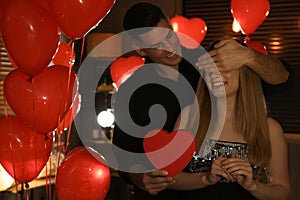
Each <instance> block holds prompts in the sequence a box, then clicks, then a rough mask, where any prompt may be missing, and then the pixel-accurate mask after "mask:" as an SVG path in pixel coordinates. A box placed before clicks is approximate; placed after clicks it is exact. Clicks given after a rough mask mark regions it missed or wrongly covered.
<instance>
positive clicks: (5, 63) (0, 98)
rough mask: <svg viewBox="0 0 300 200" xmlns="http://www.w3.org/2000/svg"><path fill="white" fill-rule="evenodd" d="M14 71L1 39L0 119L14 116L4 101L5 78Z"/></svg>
mask: <svg viewBox="0 0 300 200" xmlns="http://www.w3.org/2000/svg"><path fill="white" fill-rule="evenodd" d="M12 70H14V67H13V66H12V64H11V62H10V61H9V58H8V55H7V52H6V49H5V47H4V45H3V42H2V39H1V37H0V117H1V116H5V115H6V111H5V109H6V110H7V114H9V115H13V111H12V110H11V108H10V107H9V105H8V104H7V102H5V101H4V99H5V98H4V92H3V84H4V79H5V76H6V75H7V74H8V73H9V72H11V71H12Z"/></svg>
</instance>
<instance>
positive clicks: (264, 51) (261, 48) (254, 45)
mask: <svg viewBox="0 0 300 200" xmlns="http://www.w3.org/2000/svg"><path fill="white" fill-rule="evenodd" d="M246 45H247V46H248V47H250V48H252V49H254V50H256V51H258V52H260V53H262V54H265V55H268V50H267V47H266V46H265V45H263V44H262V43H261V42H259V41H256V40H247V41H246Z"/></svg>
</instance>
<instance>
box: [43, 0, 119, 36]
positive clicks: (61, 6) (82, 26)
mask: <svg viewBox="0 0 300 200" xmlns="http://www.w3.org/2000/svg"><path fill="white" fill-rule="evenodd" d="M48 3H49V6H50V8H51V10H52V13H53V15H54V16H55V18H56V20H57V22H58V25H59V27H60V28H61V29H62V31H63V32H64V33H65V35H66V36H68V37H69V38H71V39H79V38H81V37H83V36H85V35H86V34H87V33H88V32H89V31H90V30H91V29H93V28H94V27H95V26H97V25H98V23H99V22H100V21H101V20H102V19H103V18H104V17H105V16H106V15H107V14H108V12H109V11H110V10H111V8H112V7H113V5H114V3H115V0H71V1H70V0H48Z"/></svg>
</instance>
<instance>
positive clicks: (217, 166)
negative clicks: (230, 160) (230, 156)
mask: <svg viewBox="0 0 300 200" xmlns="http://www.w3.org/2000/svg"><path fill="white" fill-rule="evenodd" d="M225 160H226V158H224V157H218V158H216V159H215V160H214V161H213V162H212V165H211V170H210V172H209V173H208V174H207V182H208V185H213V184H216V183H217V182H219V181H220V180H221V178H222V177H224V178H225V179H227V180H232V177H231V176H230V175H229V174H228V173H225V170H224V169H223V168H222V163H223V162H224V161H225Z"/></svg>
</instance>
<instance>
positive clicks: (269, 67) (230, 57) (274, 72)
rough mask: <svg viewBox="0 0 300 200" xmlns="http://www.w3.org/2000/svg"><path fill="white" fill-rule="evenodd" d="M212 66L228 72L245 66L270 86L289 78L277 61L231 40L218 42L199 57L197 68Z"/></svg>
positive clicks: (280, 63)
mask: <svg viewBox="0 0 300 200" xmlns="http://www.w3.org/2000/svg"><path fill="white" fill-rule="evenodd" d="M212 62H214V63H212ZM213 64H214V65H216V66H217V67H218V68H219V70H220V71H230V70H233V69H238V68H240V67H245V66H247V67H249V68H251V69H252V70H253V71H255V72H256V73H257V74H258V75H259V76H260V78H261V79H262V80H264V81H265V82H267V83H269V84H272V85H278V84H281V83H284V82H286V81H287V80H288V78H289V71H288V70H287V69H286V67H285V66H284V64H283V63H282V62H281V61H280V60H279V59H277V58H275V57H273V56H271V55H265V54H262V53H260V52H258V51H256V50H254V49H252V48H249V47H246V46H243V45H242V44H240V43H239V42H237V41H236V40H234V39H232V38H230V39H222V40H220V41H219V42H218V43H217V44H215V45H214V49H213V50H212V51H209V52H208V54H206V55H204V56H201V57H199V59H198V63H197V66H198V67H199V68H200V69H205V68H208V67H209V66H212V65H213Z"/></svg>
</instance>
